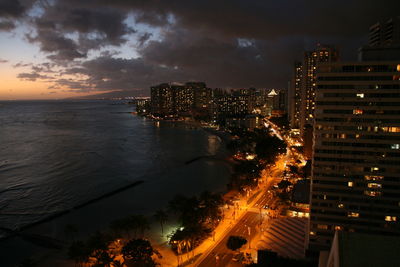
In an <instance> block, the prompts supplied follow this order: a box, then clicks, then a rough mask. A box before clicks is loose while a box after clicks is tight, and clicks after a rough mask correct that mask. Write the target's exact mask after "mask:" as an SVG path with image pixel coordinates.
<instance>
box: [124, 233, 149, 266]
mask: <svg viewBox="0 0 400 267" xmlns="http://www.w3.org/2000/svg"><path fill="white" fill-rule="evenodd" d="M154 253H155V251H154V249H153V247H152V246H151V244H150V242H149V241H147V240H144V239H132V240H130V241H129V242H128V243H127V244H126V245H125V246H124V247H123V248H122V255H123V256H124V258H125V259H128V260H130V261H131V262H132V263H134V266H146V267H147V266H149V267H152V266H156V263H155V262H154V260H153V258H152V257H151V256H152V255H153V254H154Z"/></svg>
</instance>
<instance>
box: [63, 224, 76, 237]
mask: <svg viewBox="0 0 400 267" xmlns="http://www.w3.org/2000/svg"><path fill="white" fill-rule="evenodd" d="M77 233H78V227H77V226H76V225H75V224H67V225H65V227H64V234H65V236H66V237H67V238H71V240H72V241H75V235H76V234H77Z"/></svg>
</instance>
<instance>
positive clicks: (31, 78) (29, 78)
mask: <svg viewBox="0 0 400 267" xmlns="http://www.w3.org/2000/svg"><path fill="white" fill-rule="evenodd" d="M17 77H18V78H20V79H21V80H26V81H32V82H34V81H36V80H38V79H41V80H43V79H48V78H49V77H47V76H44V75H41V74H39V73H37V72H31V73H27V72H24V73H20V74H18V76H17Z"/></svg>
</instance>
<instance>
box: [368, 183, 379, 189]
mask: <svg viewBox="0 0 400 267" xmlns="http://www.w3.org/2000/svg"><path fill="white" fill-rule="evenodd" d="M367 186H368V188H381V187H382V185H381V184H377V183H368V185H367Z"/></svg>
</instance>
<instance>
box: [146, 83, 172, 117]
mask: <svg viewBox="0 0 400 267" xmlns="http://www.w3.org/2000/svg"><path fill="white" fill-rule="evenodd" d="M150 95H151V113H152V114H153V115H155V116H160V117H165V116H174V115H176V111H175V93H174V91H173V89H172V86H171V85H170V84H168V83H162V84H160V85H157V86H152V87H151V88H150Z"/></svg>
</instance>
